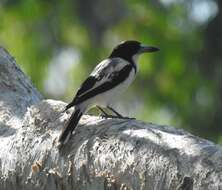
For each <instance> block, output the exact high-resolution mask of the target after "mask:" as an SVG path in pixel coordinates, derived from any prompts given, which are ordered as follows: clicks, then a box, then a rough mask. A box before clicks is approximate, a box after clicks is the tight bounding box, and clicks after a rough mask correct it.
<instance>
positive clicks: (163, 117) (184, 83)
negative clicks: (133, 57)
mask: <svg viewBox="0 0 222 190" xmlns="http://www.w3.org/2000/svg"><path fill="white" fill-rule="evenodd" d="M197 2H198V1H197V0H189V1H185V0H184V1H183V0H181V1H176V0H168V1H166V0H165V1H164V0H162V1H158V0H150V1H147V0H141V1H136V0H125V1H118V0H113V1H111V0H107V1H102V0H95V1H90V0H86V1H81V0H63V1H52V0H38V1H36V0H3V1H1V2H0V20H1V22H0V44H1V46H3V47H5V48H6V49H8V50H9V52H10V53H11V54H12V55H14V56H15V58H16V60H17V63H19V64H20V65H21V67H22V69H23V70H24V71H25V72H26V73H27V75H29V76H30V78H31V80H32V81H33V83H34V84H35V86H36V87H37V88H38V89H39V90H40V91H41V92H42V93H43V94H44V95H45V97H46V98H57V99H63V100H66V101H70V100H71V99H72V97H73V96H74V94H75V92H76V90H77V88H78V86H79V85H80V84H81V82H82V81H83V80H84V78H85V77H86V76H87V75H88V74H89V72H90V71H91V70H92V68H93V67H94V66H95V65H96V64H97V63H98V62H99V61H101V60H102V59H104V58H105V57H107V56H108V55H109V53H110V51H111V49H112V48H113V47H114V46H115V45H116V44H117V43H119V42H120V41H123V40H127V39H136V40H139V41H141V42H143V43H144V44H152V45H156V46H158V47H160V49H161V51H160V52H159V53H156V54H152V55H151V54H149V55H144V56H142V57H141V59H140V61H139V67H140V70H139V74H138V77H137V79H136V81H135V82H134V84H133V86H132V87H130V89H129V90H128V91H127V92H126V93H125V94H124V96H123V97H122V99H121V101H118V102H117V103H116V104H115V106H116V107H117V108H119V109H120V110H122V112H124V113H125V114H128V115H131V116H136V117H137V118H138V119H141V120H145V121H151V122H155V123H159V124H171V125H174V126H176V127H180V128H185V129H186V130H189V131H191V132H192V133H194V134H196V135H198V136H201V137H204V138H208V139H210V140H213V141H214V142H217V143H222V128H221V124H222V117H221V116H222V87H221V86H222V85H221V81H222V66H221V60H222V54H221V53H220V52H222V40H221V39H222V25H221V23H222V16H221V15H222V5H221V2H220V1H219V0H218V1H216V0H215V1H213V0H211V1H207V0H205V1H204V2H205V4H206V6H212V5H213V6H214V7H216V9H215V10H216V11H215V14H212V15H211V16H209V18H207V19H206V20H205V21H204V22H197V21H196V20H195V19H192V15H191V10H192V8H195V7H193V6H197V10H198V6H200V4H198V3H197ZM209 2H211V3H209ZM212 2H213V3H214V4H212ZM67 49H72V51H73V52H76V53H77V54H78V59H76V60H75V59H73V60H72V62H73V63H74V64H73V66H72V67H70V68H69V72H68V73H67V78H66V80H67V81H66V86H65V87H64V89H65V90H63V91H62V92H60V93H53V92H49V91H47V87H45V81H46V80H47V78H48V76H49V73H50V68H53V67H56V64H54V65H53V60H54V62H55V61H56V59H58V56H57V55H58V54H60V53H61V52H62V51H66V50H67ZM63 61H64V63H63V65H64V67H66V59H65V58H64V60H63ZM76 62H78V64H76ZM50 65H51V66H50ZM56 78H57V80H56V81H55V83H57V81H59V80H63V79H62V78H61V79H60V75H59V74H58V75H56ZM58 94H59V95H58Z"/></svg>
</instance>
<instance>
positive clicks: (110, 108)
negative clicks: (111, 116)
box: [107, 106, 135, 119]
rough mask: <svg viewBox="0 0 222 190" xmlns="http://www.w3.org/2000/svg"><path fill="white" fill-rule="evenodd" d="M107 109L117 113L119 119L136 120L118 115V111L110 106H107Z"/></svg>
mask: <svg viewBox="0 0 222 190" xmlns="http://www.w3.org/2000/svg"><path fill="white" fill-rule="evenodd" d="M107 108H108V109H109V110H111V111H112V112H113V113H115V114H116V116H117V118H121V119H135V118H130V117H124V116H122V115H121V114H120V113H118V112H117V111H116V110H114V109H113V108H112V107H110V106H107Z"/></svg>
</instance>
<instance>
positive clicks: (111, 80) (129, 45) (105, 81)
mask: <svg viewBox="0 0 222 190" xmlns="http://www.w3.org/2000/svg"><path fill="white" fill-rule="evenodd" d="M156 51H159V48H157V47H154V46H148V45H144V44H142V43H140V42H139V41H136V40H127V41H123V42H121V43H120V44H118V45H117V46H116V47H115V48H114V49H113V50H112V52H111V54H110V55H109V57H108V58H106V59H104V60H103V61H101V62H100V63H99V64H98V65H97V66H96V67H95V68H94V70H93V71H92V72H91V74H90V75H89V77H88V78H86V80H85V81H84V82H83V83H82V85H81V86H80V88H79V89H78V91H77V93H76V95H75V96H74V98H73V100H72V101H71V102H70V103H69V104H68V105H67V106H66V107H65V109H64V111H66V110H68V109H70V108H71V107H74V111H73V113H72V114H71V117H70V119H69V120H68V122H67V123H66V124H65V126H64V128H63V130H62V132H61V134H60V136H59V138H58V141H59V144H60V145H64V144H66V143H67V142H68V140H69V139H70V136H71V135H72V133H73V131H74V130H75V128H76V127H77V125H78V123H79V120H80V118H81V117H82V115H83V114H84V113H85V112H87V111H88V110H89V109H90V108H92V107H97V108H98V109H99V110H100V111H101V112H102V113H103V116H104V117H119V118H125V117H123V116H122V115H121V114H119V113H118V112H117V111H115V110H114V109H113V108H112V107H111V104H112V103H113V101H115V98H116V97H117V96H118V95H119V94H121V93H122V92H123V91H124V90H125V89H126V88H127V87H128V86H129V85H130V84H131V83H132V82H133V80H134V79H135V76H136V74H137V71H138V65H137V61H138V57H139V55H141V54H143V53H149V52H156ZM103 108H108V109H109V110H110V111H112V112H113V113H114V114H115V116H114V115H108V114H107V113H106V112H105V111H104V109H103ZM126 118H127V117H126Z"/></svg>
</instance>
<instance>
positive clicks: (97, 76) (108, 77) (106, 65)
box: [66, 59, 132, 109]
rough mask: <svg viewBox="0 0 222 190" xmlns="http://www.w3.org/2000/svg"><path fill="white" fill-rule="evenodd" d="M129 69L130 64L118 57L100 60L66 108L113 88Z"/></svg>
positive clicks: (126, 74) (128, 72) (123, 78)
mask: <svg viewBox="0 0 222 190" xmlns="http://www.w3.org/2000/svg"><path fill="white" fill-rule="evenodd" d="M131 70H132V65H131V64H127V63H124V62H123V63H122V62H120V60H119V59H116V60H115V59H114V60H105V61H103V62H101V63H100V64H99V65H97V67H96V68H95V69H94V70H93V72H92V73H91V75H90V76H89V77H88V78H87V79H86V80H85V81H84V82H83V84H82V85H81V87H80V88H79V90H78V92H77V94H76V96H75V98H74V99H73V101H72V102H71V103H70V104H69V105H68V106H67V107H66V108H67V109H68V108H70V107H72V106H74V105H77V104H80V103H82V102H83V101H85V100H87V99H89V98H92V97H94V96H96V95H98V94H100V93H103V92H105V91H108V90H110V89H112V88H114V87H115V86H117V85H118V84H120V83H121V82H123V81H124V80H125V79H126V78H127V77H128V76H129V74H130V71H131Z"/></svg>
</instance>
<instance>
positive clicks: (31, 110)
mask: <svg viewBox="0 0 222 190" xmlns="http://www.w3.org/2000/svg"><path fill="white" fill-rule="evenodd" d="M0 92H1V93H0V139H1V143H0V152H1V154H0V167H1V170H0V189H1V190H14V189H38V190H39V189H52V190H57V189H62V190H71V189H74V190H79V189H81V190H84V189H90V190H94V189H95V190H102V189H104V190H118V189H121V190H124V189H125V190H128V189H136V190H137V189H138V190H143V189H144V190H163V189H177V190H185V189H186V190H188V189H213V190H214V189H215V190H216V189H218V190H219V189H221V188H222V148H221V147H220V146H219V145H215V144H214V143H212V142H210V141H207V140H204V139H201V138H198V137H195V136H193V135H191V134H189V133H187V132H185V131H183V130H181V129H175V128H173V127H170V126H159V125H156V124H152V123H144V122H141V121H137V120H121V119H103V118H100V117H95V116H86V115H85V116H84V117H83V118H82V119H81V121H80V125H79V127H78V128H77V130H76V132H75V134H73V136H72V137H71V139H70V141H69V142H68V144H67V146H65V147H63V148H62V149H61V150H58V148H57V141H56V139H57V137H58V135H59V133H60V131H61V128H62V127H63V125H64V122H65V121H66V120H67V119H68V118H69V116H70V112H67V113H61V112H60V111H61V110H62V109H63V108H64V105H65V103H63V102H59V101H55V100H41V99H42V97H41V95H40V94H39V93H38V92H37V91H36V89H35V88H34V87H33V86H32V84H31V82H30V81H29V80H28V79H27V78H26V77H25V75H24V74H23V73H22V72H21V70H20V69H19V68H18V66H16V64H15V61H14V59H13V58H12V57H11V56H10V55H8V53H7V52H6V51H5V50H3V49H0Z"/></svg>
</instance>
